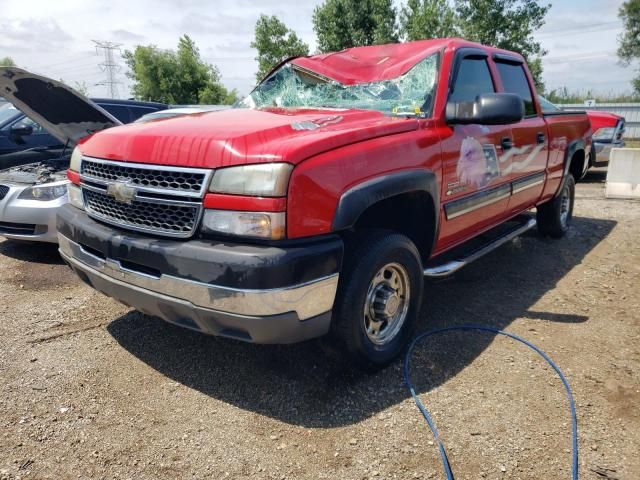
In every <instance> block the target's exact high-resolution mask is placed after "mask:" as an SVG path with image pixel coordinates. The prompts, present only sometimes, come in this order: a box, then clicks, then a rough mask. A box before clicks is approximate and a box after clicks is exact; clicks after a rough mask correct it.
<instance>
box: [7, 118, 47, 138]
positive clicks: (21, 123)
mask: <svg viewBox="0 0 640 480" xmlns="http://www.w3.org/2000/svg"><path fill="white" fill-rule="evenodd" d="M23 127H31V128H32V129H33V135H38V134H40V133H48V132H47V131H46V130H45V129H44V128H42V127H41V126H40V124H39V123H36V122H34V121H33V120H31V119H30V118H29V117H24V118H23V119H22V120H18V121H17V122H15V123H14V124H13V125H12V128H23Z"/></svg>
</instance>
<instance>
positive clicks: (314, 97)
mask: <svg viewBox="0 0 640 480" xmlns="http://www.w3.org/2000/svg"><path fill="white" fill-rule="evenodd" d="M437 73H438V56H437V55H431V56H429V57H427V58H425V59H424V60H422V61H420V62H418V63H417V64H416V65H414V66H413V67H412V68H411V70H409V71H408V72H407V73H405V74H403V75H400V76H399V77H397V78H394V79H391V80H381V81H378V82H370V83H359V84H356V85H344V84H342V83H340V82H337V81H334V80H331V79H329V78H327V77H325V76H323V75H320V74H317V73H315V72H312V71H310V70H307V69H303V68H301V67H298V66H296V65H294V64H292V63H287V64H285V65H283V66H282V67H281V68H279V69H278V70H277V71H276V72H274V73H273V74H272V75H271V76H270V77H269V78H267V79H266V80H265V81H264V82H262V83H261V84H260V85H258V86H257V87H256V89H255V90H254V91H253V92H251V94H250V95H249V96H248V97H247V98H245V99H244V100H243V101H242V102H241V104H240V106H244V107H249V108H261V107H285V108H286V107H298V108H304V107H310V108H322V107H325V108H360V109H368V110H378V111H380V112H383V113H385V114H388V115H402V116H405V115H416V116H429V115H430V114H431V107H432V103H433V98H434V93H435V84H436V77H437Z"/></svg>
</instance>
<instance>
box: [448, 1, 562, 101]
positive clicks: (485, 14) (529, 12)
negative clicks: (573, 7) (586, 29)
mask: <svg viewBox="0 0 640 480" xmlns="http://www.w3.org/2000/svg"><path fill="white" fill-rule="evenodd" d="M455 7H456V13H457V15H458V18H459V19H460V27H461V30H462V35H463V36H464V38H466V39H467V40H472V41H476V42H480V43H482V44H484V45H492V46H494V47H498V48H504V49H506V50H512V51H514V52H518V53H520V54H522V56H524V57H525V58H526V60H527V63H528V64H529V69H530V70H531V74H532V75H533V78H534V79H535V82H536V87H537V88H538V91H544V84H543V82H542V57H543V56H544V55H546V54H547V52H546V50H544V49H543V48H542V45H540V43H539V42H536V41H535V39H534V38H533V33H534V32H535V31H536V30H538V29H539V28H540V27H542V26H543V25H544V23H545V16H546V15H547V12H548V11H549V8H551V5H549V4H540V2H539V1H538V0H455Z"/></svg>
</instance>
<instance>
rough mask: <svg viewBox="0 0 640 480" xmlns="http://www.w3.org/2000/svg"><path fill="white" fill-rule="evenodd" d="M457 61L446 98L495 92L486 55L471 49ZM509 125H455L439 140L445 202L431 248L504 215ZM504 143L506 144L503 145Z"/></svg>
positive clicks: (508, 188) (459, 238) (449, 243)
mask: <svg viewBox="0 0 640 480" xmlns="http://www.w3.org/2000/svg"><path fill="white" fill-rule="evenodd" d="M458 55H464V56H463V58H462V59H461V61H459V63H458V62H457V65H458V67H457V72H456V73H454V75H455V80H454V83H453V87H452V90H451V93H450V95H449V101H454V102H460V101H468V102H473V101H474V100H475V99H476V97H477V96H478V95H480V94H482V93H494V92H495V91H496V88H495V82H494V81H493V78H492V75H491V71H490V69H489V65H488V62H487V58H486V54H484V55H483V54H482V53H481V51H478V52H476V51H475V50H474V51H472V52H471V53H469V54H467V55H465V54H464V53H458ZM511 137H512V135H511V126H509V125H492V126H487V125H456V126H454V127H451V129H450V135H448V136H446V138H443V139H442V160H443V163H442V166H443V175H442V180H443V185H442V194H441V200H442V203H443V205H444V212H443V218H442V221H441V223H440V240H439V243H438V245H437V247H436V250H443V249H446V248H450V247H452V246H454V245H456V244H458V243H461V242H462V241H463V240H465V239H467V238H469V237H471V236H474V235H475V234H476V233H477V232H478V231H479V230H482V229H484V228H488V227H490V226H492V225H494V224H496V223H498V222H499V221H500V220H501V219H502V218H503V217H504V215H505V212H506V209H507V204H508V202H509V196H510V194H511V185H510V183H509V176H508V174H505V173H506V172H508V171H509V170H510V167H511V160H510V158H509V157H508V156H506V155H505V154H506V152H507V151H508V148H509V144H510V142H511V141H512V138H511ZM505 147H506V148H505Z"/></svg>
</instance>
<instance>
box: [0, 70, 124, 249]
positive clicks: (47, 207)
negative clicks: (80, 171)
mask: <svg viewBox="0 0 640 480" xmlns="http://www.w3.org/2000/svg"><path fill="white" fill-rule="evenodd" d="M0 95H1V96H3V97H4V98H5V99H6V100H7V101H9V102H11V103H12V104H13V105H15V106H16V107H17V108H19V109H20V110H21V111H22V112H24V113H25V114H26V115H27V116H28V117H29V118H31V119H32V120H33V121H35V122H37V123H38V124H39V125H41V126H42V127H43V128H45V129H46V130H47V131H49V133H51V134H52V135H54V136H55V137H56V138H57V139H58V140H60V141H61V142H62V144H64V145H66V147H65V149H64V150H62V151H61V152H60V156H59V157H57V158H53V159H48V160H45V161H42V162H38V163H32V164H29V165H23V166H20V167H14V168H10V169H7V170H2V171H0V235H1V236H4V237H6V238H10V239H14V240H31V241H41V242H52V243H57V241H58V238H57V231H56V213H57V211H58V209H59V208H60V207H61V206H62V205H64V204H66V203H67V202H68V201H69V200H68V197H67V183H68V181H67V178H66V170H67V168H68V167H69V161H70V158H71V152H72V150H73V148H74V146H75V144H76V143H77V142H78V141H79V140H81V139H82V138H84V137H86V136H88V135H91V134H92V133H94V132H97V131H100V130H104V129H105V128H110V127H113V126H116V125H122V123H121V122H120V121H119V120H117V119H116V118H115V117H114V116H113V115H111V114H109V113H108V112H107V111H106V110H104V109H103V108H101V107H99V106H98V105H96V104H95V103H93V102H92V101H91V100H89V99H87V98H86V97H84V96H83V95H81V94H79V93H78V92H76V91H74V90H73V89H71V88H69V87H67V86H66V85H64V84H62V83H61V82H57V81H55V80H52V79H50V78H46V77H42V76H39V75H35V74H33V73H30V72H27V71H25V70H22V69H20V68H15V67H0Z"/></svg>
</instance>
